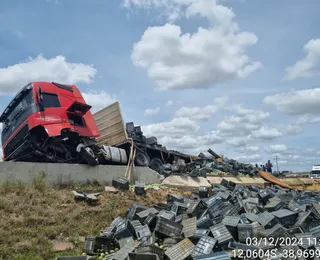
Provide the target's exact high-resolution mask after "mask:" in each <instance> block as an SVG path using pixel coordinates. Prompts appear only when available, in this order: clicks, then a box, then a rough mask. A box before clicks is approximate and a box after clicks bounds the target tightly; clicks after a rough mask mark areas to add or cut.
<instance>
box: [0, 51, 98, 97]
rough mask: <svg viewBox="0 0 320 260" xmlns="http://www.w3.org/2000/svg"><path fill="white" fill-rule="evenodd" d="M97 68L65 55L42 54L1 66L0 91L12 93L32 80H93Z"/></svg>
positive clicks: (80, 81)
mask: <svg viewBox="0 0 320 260" xmlns="http://www.w3.org/2000/svg"><path fill="white" fill-rule="evenodd" d="M96 73H97V70H96V69H95V68H93V66H92V65H86V64H83V63H70V62H68V61H67V60H66V58H65V57H64V56H61V55H59V56H56V57H55V58H50V59H46V58H44V57H43V56H42V55H39V56H37V57H36V58H34V59H33V58H29V59H28V60H26V61H24V62H20V63H18V64H15V65H12V66H8V67H6V68H0V93H2V94H12V93H15V92H17V91H19V90H20V89H21V88H22V87H23V86H24V85H26V84H27V83H29V82H32V81H49V82H51V81H55V82H59V83H66V84H76V83H86V84H89V83H91V82H92V81H93V78H94V77H95V75H96Z"/></svg>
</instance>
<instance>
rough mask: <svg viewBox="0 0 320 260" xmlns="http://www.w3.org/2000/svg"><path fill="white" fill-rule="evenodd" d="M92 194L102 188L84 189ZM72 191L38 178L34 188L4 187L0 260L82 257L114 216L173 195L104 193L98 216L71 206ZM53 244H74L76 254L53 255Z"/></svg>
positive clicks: (80, 205)
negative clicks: (90, 238) (87, 242)
mask: <svg viewBox="0 0 320 260" xmlns="http://www.w3.org/2000/svg"><path fill="white" fill-rule="evenodd" d="M90 188H92V189H99V188H100V189H101V188H104V187H97V186H90V187H83V189H90ZM72 189H76V187H69V188H61V187H49V186H47V185H46V184H45V182H44V180H43V176H41V175H39V176H37V177H36V178H35V179H34V181H33V183H32V185H26V184H24V183H21V182H8V183H6V184H3V185H2V186H0V234H1V235H0V259H10V260H20V259H21V260H22V259H23V260H37V259H39V260H40V259H46V260H47V259H48V260H49V259H55V258H56V257H57V256H62V255H70V256H72V255H81V253H82V252H81V251H82V247H83V242H81V240H83V238H84V237H86V236H91V235H98V234H99V231H100V230H101V229H104V228H106V227H107V226H108V225H109V224H110V223H111V221H112V220H113V219H114V218H115V217H116V216H118V215H122V216H123V215H124V214H125V212H126V210H127V207H128V206H129V205H130V204H131V203H132V202H133V201H138V202H139V203H142V204H149V205H151V204H153V203H158V202H164V201H165V200H166V197H167V194H168V193H169V192H173V191H172V190H159V191H148V194H147V196H146V197H140V196H136V195H135V194H134V193H133V192H130V191H127V192H120V193H118V194H107V193H102V195H101V196H100V197H99V199H100V205H99V206H97V207H96V208H95V209H98V211H96V210H93V207H92V206H89V205H88V204H87V203H86V202H76V201H74V197H73V194H72ZM175 192H176V191H175ZM178 193H180V192H178ZM53 240H59V241H70V242H74V243H75V248H74V249H73V250H69V251H64V252H62V253H57V252H54V251H53V248H52V241H53Z"/></svg>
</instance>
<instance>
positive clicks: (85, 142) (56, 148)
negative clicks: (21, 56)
mask: <svg viewBox="0 0 320 260" xmlns="http://www.w3.org/2000/svg"><path fill="white" fill-rule="evenodd" d="M90 109H91V106H90V105H88V104H87V103H86V102H85V100H84V99H83V97H82V95H81V93H80V91H79V90H78V88H77V87H76V86H74V85H64V84H59V83H55V82H32V83H29V84H28V85H26V86H25V87H23V88H22V90H21V91H20V92H19V93H18V94H17V95H16V96H15V97H14V98H13V100H12V101H11V102H10V104H9V105H8V106H7V107H6V109H5V110H4V112H3V113H2V115H1V116H0V122H2V123H3V130H2V133H1V139H2V149H3V160H4V161H29V162H30V161H31V162H60V163H63V162H69V163H88V164H90V165H96V164H98V157H97V155H98V154H103V151H102V152H101V147H99V146H97V145H96V141H95V138H96V137H98V136H99V135H100V134H99V130H98V128H97V125H96V123H95V120H94V118H93V116H92V114H91V112H90Z"/></svg>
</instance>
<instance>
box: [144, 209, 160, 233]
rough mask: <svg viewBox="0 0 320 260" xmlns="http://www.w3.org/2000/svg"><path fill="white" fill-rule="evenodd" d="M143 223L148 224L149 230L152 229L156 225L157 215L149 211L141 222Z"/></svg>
mask: <svg viewBox="0 0 320 260" xmlns="http://www.w3.org/2000/svg"><path fill="white" fill-rule="evenodd" d="M143 224H146V225H148V227H149V229H150V230H151V231H154V229H155V227H156V225H157V216H156V215H155V214H153V213H151V214H150V215H149V216H148V217H147V218H146V219H145V220H144V222H143Z"/></svg>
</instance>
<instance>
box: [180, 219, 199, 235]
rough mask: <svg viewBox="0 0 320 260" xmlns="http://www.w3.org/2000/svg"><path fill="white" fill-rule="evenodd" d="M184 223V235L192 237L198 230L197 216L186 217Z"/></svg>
mask: <svg viewBox="0 0 320 260" xmlns="http://www.w3.org/2000/svg"><path fill="white" fill-rule="evenodd" d="M181 224H182V225H183V228H182V233H183V235H184V237H192V236H193V235H194V233H195V232H196V230H197V218H196V217H193V218H189V219H185V220H183V221H182V223H181Z"/></svg>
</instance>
